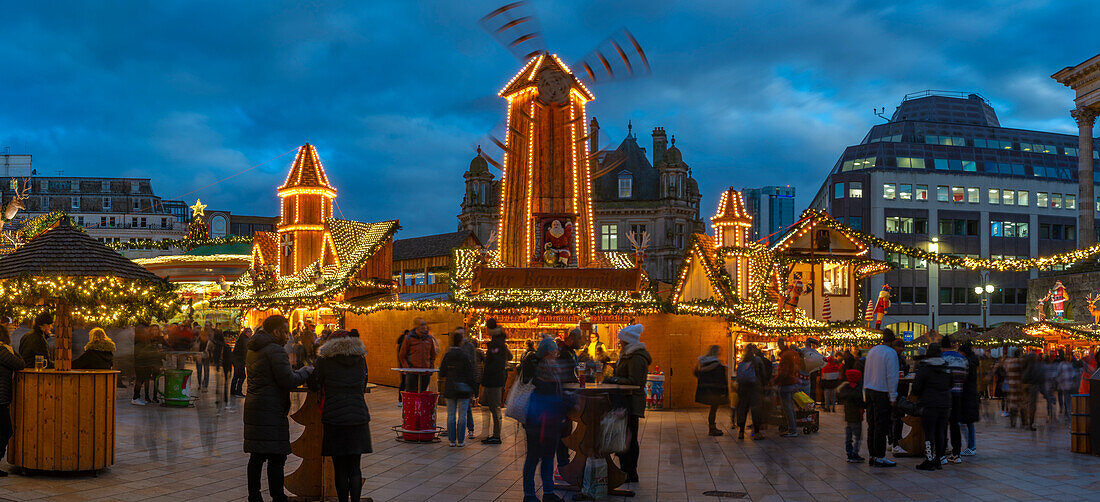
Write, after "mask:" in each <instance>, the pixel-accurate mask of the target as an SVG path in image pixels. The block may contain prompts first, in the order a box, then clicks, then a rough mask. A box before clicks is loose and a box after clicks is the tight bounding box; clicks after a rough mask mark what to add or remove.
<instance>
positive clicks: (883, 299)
mask: <svg viewBox="0 0 1100 502" xmlns="http://www.w3.org/2000/svg"><path fill="white" fill-rule="evenodd" d="M889 308H890V285H889V284H883V285H882V291H879V292H878V301H876V302H875V311H874V314H875V329H881V328H882V318H883V317H885V316H886V310H887V309H889Z"/></svg>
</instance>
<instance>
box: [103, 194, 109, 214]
mask: <svg viewBox="0 0 1100 502" xmlns="http://www.w3.org/2000/svg"><path fill="white" fill-rule="evenodd" d="M103 210H104V211H110V210H111V198H110V197H104V198H103Z"/></svg>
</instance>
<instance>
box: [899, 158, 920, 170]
mask: <svg viewBox="0 0 1100 502" xmlns="http://www.w3.org/2000/svg"><path fill="white" fill-rule="evenodd" d="M897 161H898V167H904V168H908V169H924V159H917V158H912V157H898V158H897Z"/></svg>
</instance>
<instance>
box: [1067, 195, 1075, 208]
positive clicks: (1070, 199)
mask: <svg viewBox="0 0 1100 502" xmlns="http://www.w3.org/2000/svg"><path fill="white" fill-rule="evenodd" d="M1066 209H1077V196H1076V195H1073V194H1070V193H1067V194H1066Z"/></svg>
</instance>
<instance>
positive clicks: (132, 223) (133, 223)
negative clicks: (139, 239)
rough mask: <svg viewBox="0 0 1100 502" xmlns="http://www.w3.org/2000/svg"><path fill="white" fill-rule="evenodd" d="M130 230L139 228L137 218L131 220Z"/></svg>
mask: <svg viewBox="0 0 1100 502" xmlns="http://www.w3.org/2000/svg"><path fill="white" fill-rule="evenodd" d="M130 228H137V218H136V217H135V218H130Z"/></svg>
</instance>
